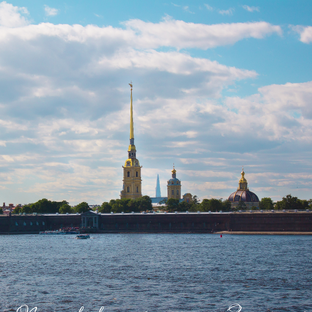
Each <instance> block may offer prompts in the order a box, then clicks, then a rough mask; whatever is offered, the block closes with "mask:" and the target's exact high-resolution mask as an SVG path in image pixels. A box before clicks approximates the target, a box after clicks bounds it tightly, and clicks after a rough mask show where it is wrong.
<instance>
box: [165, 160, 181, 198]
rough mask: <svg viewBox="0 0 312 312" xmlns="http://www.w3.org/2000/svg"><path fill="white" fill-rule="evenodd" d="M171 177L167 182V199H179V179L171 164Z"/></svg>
mask: <svg viewBox="0 0 312 312" xmlns="http://www.w3.org/2000/svg"><path fill="white" fill-rule="evenodd" d="M171 172H172V178H171V179H170V180H169V181H168V183H167V194H168V199H170V198H173V199H179V200H180V199H181V181H180V180H179V179H177V171H176V170H175V168H174V166H173V170H172V171H171Z"/></svg>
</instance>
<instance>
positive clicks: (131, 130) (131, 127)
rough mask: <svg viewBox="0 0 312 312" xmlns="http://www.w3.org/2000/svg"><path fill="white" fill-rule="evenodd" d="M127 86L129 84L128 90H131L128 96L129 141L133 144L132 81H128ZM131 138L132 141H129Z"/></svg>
mask: <svg viewBox="0 0 312 312" xmlns="http://www.w3.org/2000/svg"><path fill="white" fill-rule="evenodd" d="M129 86H130V90H131V96H130V142H131V145H133V144H134V142H133V141H134V131H133V106H132V88H133V85H132V82H130V83H129ZM131 139H132V141H131Z"/></svg>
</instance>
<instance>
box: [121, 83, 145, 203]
mask: <svg viewBox="0 0 312 312" xmlns="http://www.w3.org/2000/svg"><path fill="white" fill-rule="evenodd" d="M129 85H130V90H131V95H130V145H129V148H128V159H127V160H126V161H125V165H124V166H123V167H122V168H123V189H122V191H121V192H120V197H121V198H130V199H136V198H139V197H142V179H141V168H142V167H141V166H140V162H139V160H138V159H137V158H136V148H135V145H134V127H133V103H132V102H133V101H132V87H133V86H132V84H131V83H129Z"/></svg>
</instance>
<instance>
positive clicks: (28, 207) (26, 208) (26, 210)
mask: <svg viewBox="0 0 312 312" xmlns="http://www.w3.org/2000/svg"><path fill="white" fill-rule="evenodd" d="M32 205H33V204H28V205H24V206H23V208H22V210H21V213H32V212H34V211H33V208H32Z"/></svg>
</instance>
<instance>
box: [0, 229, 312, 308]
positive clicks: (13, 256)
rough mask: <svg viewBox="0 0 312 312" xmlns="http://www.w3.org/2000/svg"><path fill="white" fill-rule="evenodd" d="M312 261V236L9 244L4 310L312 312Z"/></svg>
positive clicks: (12, 240) (32, 238) (0, 262)
mask: <svg viewBox="0 0 312 312" xmlns="http://www.w3.org/2000/svg"><path fill="white" fill-rule="evenodd" d="M311 255H312V236H308V235H307V236H304V235H302V236H301V235H297V236H295V235H293V236H291V235H289V236H288V235H223V237H222V238H221V237H220V236H219V235H211V234H177V235H175V234H98V235H96V234H95V235H91V239H87V240H76V239H74V235H60V236H44V235H9V236H0V311H1V312H2V311H16V310H17V309H18V307H20V306H21V305H23V304H26V305H28V307H29V311H30V309H32V308H34V307H37V311H38V312H41V311H42V312H43V311H44V312H50V311H68V312H76V311H77V312H78V311H79V310H80V311H81V307H82V306H84V310H83V311H84V312H89V311H94V312H95V311H96V312H97V311H99V310H100V309H101V307H104V310H103V311H227V310H228V309H229V307H230V306H231V305H233V304H234V303H237V304H239V305H240V306H241V307H242V309H241V311H243V312H244V311H249V312H253V311H255V312H262V311H263V312H265V311H283V312H285V311H302V312H303V311H307V312H308V311H309V312H311V311H312V257H311ZM102 309H103V308H102ZM239 310H240V308H239V306H238V305H237V306H236V307H235V308H232V309H231V311H232V312H234V311H235V312H238V311H239ZM20 311H25V312H26V311H27V309H26V307H25V308H23V309H20Z"/></svg>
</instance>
